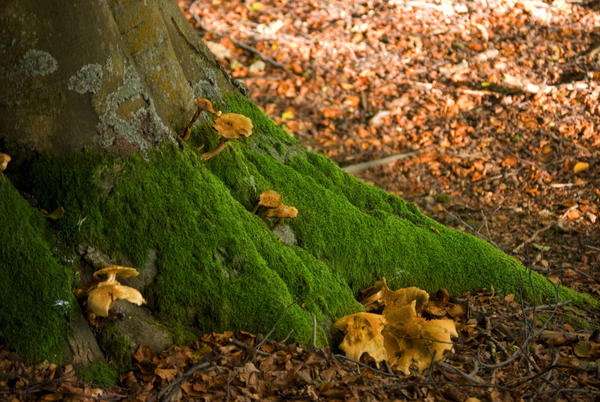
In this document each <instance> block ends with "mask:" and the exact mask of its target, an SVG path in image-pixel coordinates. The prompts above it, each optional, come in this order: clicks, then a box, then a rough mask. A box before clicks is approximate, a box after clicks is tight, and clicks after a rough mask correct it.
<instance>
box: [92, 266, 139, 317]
mask: <svg viewBox="0 0 600 402" xmlns="http://www.w3.org/2000/svg"><path fill="white" fill-rule="evenodd" d="M138 274H139V272H138V271H137V270H136V269H135V268H128V267H121V266H118V265H111V266H109V267H106V268H103V269H100V270H98V271H96V272H94V280H96V281H97V280H100V277H101V276H105V275H106V280H104V281H102V282H100V283H98V284H97V285H96V286H94V287H93V288H92V289H91V290H90V291H89V292H88V308H89V309H90V311H92V312H93V313H94V314H95V315H97V316H100V317H108V312H109V311H110V308H111V306H112V304H113V302H114V301H116V300H121V299H124V300H127V301H129V302H131V303H133V304H137V305H138V306H141V305H142V304H144V303H146V300H144V297H143V296H142V294H141V293H140V292H139V291H138V290H137V289H134V288H132V287H129V286H125V285H121V284H120V283H119V282H118V281H117V277H120V278H129V277H131V276H137V275H138Z"/></svg>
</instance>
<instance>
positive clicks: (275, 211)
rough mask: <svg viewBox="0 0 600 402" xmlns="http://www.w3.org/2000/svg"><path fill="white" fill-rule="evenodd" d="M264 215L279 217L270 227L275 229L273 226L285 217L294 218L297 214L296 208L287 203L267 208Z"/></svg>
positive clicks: (280, 222)
mask: <svg viewBox="0 0 600 402" xmlns="http://www.w3.org/2000/svg"><path fill="white" fill-rule="evenodd" d="M265 216H266V217H267V218H279V220H278V221H277V223H276V224H275V225H274V226H273V227H272V228H271V230H275V228H277V227H278V226H279V225H281V224H282V223H283V220H284V219H285V218H295V217H296V216H298V210H297V209H296V208H295V207H291V206H289V205H280V206H278V207H277V208H270V209H268V210H267V212H266V214H265Z"/></svg>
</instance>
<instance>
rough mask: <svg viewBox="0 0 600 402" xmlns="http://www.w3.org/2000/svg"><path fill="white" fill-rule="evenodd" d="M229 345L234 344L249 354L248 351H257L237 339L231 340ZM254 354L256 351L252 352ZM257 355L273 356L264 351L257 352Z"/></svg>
mask: <svg viewBox="0 0 600 402" xmlns="http://www.w3.org/2000/svg"><path fill="white" fill-rule="evenodd" d="M229 343H233V344H234V345H235V346H238V347H240V348H242V349H244V350H245V351H246V352H248V349H255V348H254V347H253V346H250V345H246V344H245V343H244V342H240V341H238V340H237V339H235V338H229ZM252 352H254V350H253V351H252ZM256 354H259V355H261V356H271V353H269V352H265V351H264V350H256Z"/></svg>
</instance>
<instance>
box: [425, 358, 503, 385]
mask: <svg viewBox="0 0 600 402" xmlns="http://www.w3.org/2000/svg"><path fill="white" fill-rule="evenodd" d="M437 365H438V366H439V367H441V368H443V369H445V370H449V371H453V372H455V373H456V374H458V375H460V376H461V377H462V378H464V379H465V380H467V381H470V382H472V383H474V384H478V385H488V386H494V385H495V384H485V383H483V382H481V381H479V380H477V379H475V378H473V377H471V375H470V374H467V373H465V372H464V371H462V370H460V369H457V368H456V367H454V366H451V365H449V364H446V363H444V362H437Z"/></svg>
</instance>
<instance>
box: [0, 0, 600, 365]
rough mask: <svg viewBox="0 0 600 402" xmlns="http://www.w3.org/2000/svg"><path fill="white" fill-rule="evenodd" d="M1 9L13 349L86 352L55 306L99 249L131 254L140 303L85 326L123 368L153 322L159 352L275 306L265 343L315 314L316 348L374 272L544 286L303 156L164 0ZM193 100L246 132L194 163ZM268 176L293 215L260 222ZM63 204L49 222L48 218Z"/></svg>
mask: <svg viewBox="0 0 600 402" xmlns="http://www.w3.org/2000/svg"><path fill="white" fill-rule="evenodd" d="M5 3H6V4H5V5H4V7H3V8H2V11H0V13H1V16H2V26H3V28H2V30H1V31H0V45H1V47H2V53H3V55H4V58H3V59H2V60H0V73H1V74H2V76H3V77H5V83H6V85H4V86H2V87H1V88H0V116H1V117H0V152H7V153H9V154H10V155H11V156H13V161H11V163H10V164H9V166H8V168H7V170H6V172H5V175H3V174H2V173H0V199H2V203H1V204H0V222H3V223H2V225H3V226H2V228H1V230H0V305H1V306H2V309H1V310H0V343H4V344H6V345H7V346H9V347H11V348H14V349H16V350H17V351H19V352H20V353H22V354H23V355H24V356H25V357H27V358H29V359H31V360H44V359H49V360H52V361H73V360H75V361H76V362H81V364H85V363H87V362H88V361H89V360H90V359H93V358H94V357H95V356H97V353H96V351H97V348H96V347H95V343H94V342H95V340H92V339H90V334H91V331H89V329H87V328H86V327H85V325H81V323H82V322H83V321H82V320H81V316H80V312H79V311H80V309H79V308H78V307H77V308H69V305H71V306H72V305H73V304H75V303H79V304H80V305H81V306H82V308H85V297H79V298H76V297H75V296H73V295H72V294H71V292H70V290H71V289H72V288H76V289H77V288H79V289H81V290H85V289H86V287H87V286H89V285H91V284H92V281H91V276H92V275H91V274H92V272H93V270H94V269H97V268H99V267H101V266H102V265H103V264H107V263H109V262H110V263H113V264H119V265H128V266H134V267H136V268H138V269H139V270H140V271H141V275H140V277H138V280H137V282H136V281H131V282H128V285H130V286H133V287H135V288H137V289H138V290H140V291H141V292H142V293H143V295H144V297H145V299H146V300H147V301H148V304H147V306H144V307H142V308H140V309H136V308H133V309H121V308H120V307H118V306H117V307H115V309H116V310H117V313H119V314H120V317H119V314H117V316H112V317H109V318H108V319H104V320H100V322H99V325H100V328H101V329H102V331H101V332H102V334H101V336H100V337H99V339H100V343H101V347H102V350H103V352H105V354H106V355H107V356H109V357H110V358H111V359H112V361H113V362H117V363H120V364H121V368H123V369H124V368H125V366H126V365H127V364H128V362H129V361H130V358H131V355H132V353H133V352H134V351H135V347H136V345H137V344H139V343H141V342H145V341H144V339H148V333H147V332H152V333H156V334H158V335H157V336H156V337H160V339H162V340H165V341H164V342H162V341H161V343H160V345H161V346H162V345H163V344H164V343H168V342H169V341H170V340H171V339H173V340H174V341H175V342H178V343H184V342H189V341H191V340H193V339H195V338H197V337H198V336H199V335H200V334H201V333H202V332H205V331H212V330H217V331H222V330H237V329H244V330H249V331H254V332H263V333H264V332H266V331H267V330H268V329H269V328H271V327H272V325H273V323H274V322H276V321H278V320H279V319H280V318H282V319H281V323H280V324H279V326H278V328H277V331H276V332H275V334H274V337H275V338H276V339H277V338H279V339H281V338H283V337H284V336H285V335H286V334H287V333H288V331H290V330H292V329H293V330H294V331H295V332H294V339H295V340H296V341H298V342H301V343H306V344H308V343H310V342H311V341H312V339H313V330H314V329H313V314H314V316H316V317H317V322H318V328H317V330H318V331H317V334H318V342H319V344H326V343H327V342H328V339H329V327H330V325H331V323H332V322H333V321H334V320H336V319H339V318H340V317H341V316H343V315H345V314H349V313H353V312H356V311H359V310H360V309H361V308H362V307H361V306H360V305H359V304H358V302H356V300H355V299H354V295H355V294H356V293H357V292H358V290H360V289H362V288H364V287H367V286H369V285H371V284H372V283H373V282H374V281H376V280H380V279H381V277H383V276H385V277H386V278H387V280H388V283H390V286H392V287H400V286H419V287H422V288H424V289H426V290H428V291H430V292H435V291H436V290H437V289H438V288H439V287H445V288H447V289H448V290H449V291H450V292H451V293H453V294H459V293H460V292H462V291H465V290H471V289H475V288H480V287H486V286H489V285H493V286H494V287H495V288H496V289H498V290H501V291H504V292H507V293H508V292H520V293H521V294H525V295H528V296H529V297H533V296H534V295H535V296H538V297H545V298H550V299H551V298H552V297H553V295H554V287H553V285H552V284H551V283H550V282H549V281H547V280H546V279H545V278H543V277H541V276H539V275H537V274H534V273H529V272H528V271H527V270H526V269H525V268H524V267H523V266H522V265H521V264H520V263H519V262H518V261H516V260H514V259H513V258H511V257H509V256H507V255H506V254H504V253H502V252H501V251H499V250H497V249H495V248H494V247H492V246H491V245H489V244H488V243H485V242H483V241H482V240H480V239H477V238H475V237H473V236H470V235H468V234H465V233H462V232H458V231H456V230H452V229H449V228H446V227H444V226H442V225H440V224H439V223H437V222H435V221H433V220H431V219H430V218H428V217H426V216H424V215H423V214H422V213H421V212H420V211H419V210H418V208H417V207H416V206H415V205H412V204H407V203H405V202H404V201H403V200H401V199H400V198H398V197H395V196H393V195H390V194H387V193H385V192H384V191H382V190H379V189H376V188H374V187H372V186H369V185H366V184H364V183H362V182H360V181H358V180H356V179H355V178H353V177H352V176H350V175H349V174H347V173H345V172H343V171H342V170H341V169H339V168H338V167H337V166H335V165H334V164H333V163H332V162H331V161H329V160H327V159H326V158H325V157H323V156H320V155H317V154H314V153H311V152H308V151H306V150H305V149H304V148H303V147H302V146H300V145H299V144H298V143H297V142H296V141H295V140H294V139H293V138H291V137H290V136H288V135H287V134H286V133H285V132H284V131H283V130H282V129H281V128H279V127H277V126H276V125H275V124H274V123H273V122H272V121H270V120H269V119H268V118H267V117H266V116H264V114H263V113H262V112H261V111H260V110H259V109H258V108H257V107H256V106H255V105H253V104H252V103H251V102H250V101H249V100H248V99H246V98H245V96H244V95H245V88H244V86H243V85H242V84H240V83H238V82H237V81H235V80H234V79H232V78H231V77H230V76H229V75H228V74H227V73H226V72H225V71H224V70H223V69H222V68H221V67H220V65H219V64H218V62H217V61H216V60H215V58H214V56H213V55H212V54H211V53H210V52H209V51H208V49H207V47H206V46H205V45H204V44H203V43H202V41H201V40H200V39H199V37H198V35H197V33H196V32H195V31H194V30H193V29H192V28H191V27H190V25H189V24H188V23H187V21H186V20H185V18H184V16H183V14H182V13H181V12H180V10H179V9H178V7H177V5H176V3H175V2H174V1H172V0H145V1H143V2H141V1H134V0H122V1H117V0H110V1H108V2H107V1H92V0H89V1H80V2H75V3H73V4H69V5H68V7H66V8H65V7H64V4H63V3H62V2H58V1H45V2H39V1H34V0H10V1H8V2H5ZM195 97H203V98H208V99H210V100H211V101H212V103H213V105H215V107H216V108H217V109H218V110H221V111H223V112H235V113H240V114H243V115H245V116H247V117H248V118H250V119H251V120H252V123H253V133H252V136H251V137H249V138H243V139H236V140H234V141H231V144H230V145H228V147H227V148H226V149H225V150H223V151H222V152H220V153H219V154H218V155H217V156H215V157H214V158H211V159H210V161H207V160H203V158H202V154H201V153H200V152H199V151H198V150H197V148H198V147H199V146H200V145H204V146H205V148H204V149H203V151H202V152H206V151H210V150H211V149H214V148H215V147H216V146H217V144H218V143H219V138H218V136H217V134H216V132H215V131H214V129H213V128H212V120H211V119H212V117H210V116H209V115H208V114H207V113H204V112H203V113H202V115H201V118H200V119H199V121H198V123H196V125H195V126H194V130H193V132H192V136H191V139H190V141H189V142H186V143H185V144H183V146H182V147H180V146H178V144H177V139H178V138H177V134H176V133H177V132H178V131H179V130H181V129H182V128H183V127H185V125H186V123H187V122H188V121H189V119H190V118H191V117H192V115H193V113H194V98H195ZM17 190H18V191H17ZM267 190H276V191H278V192H279V193H280V194H282V195H283V197H284V203H285V204H286V205H292V206H294V207H296V208H297V209H298V216H297V217H296V218H293V219H286V221H285V223H284V224H282V225H279V226H278V227H277V229H276V230H275V231H274V232H272V231H271V226H272V225H273V223H274V222H265V221H263V220H262V219H261V218H260V217H259V216H257V215H255V214H253V213H252V210H253V209H254V207H255V206H256V203H257V202H258V199H259V195H260V193H261V192H264V191H267ZM58 207H61V208H62V209H64V211H65V212H64V216H63V217H56V216H54V215H53V214H49V212H51V211H53V210H55V209H56V208H58ZM44 212H45V215H43V213H44ZM44 216H50V217H53V219H46V218H44ZM56 218H58V219H56ZM530 274H531V279H530V277H529V275H530ZM559 294H560V298H561V299H571V300H573V301H574V303H575V304H579V305H585V306H594V307H597V301H596V300H594V299H592V298H591V297H589V296H587V295H581V294H579V293H576V292H573V291H571V290H569V289H565V288H561V289H560V291H559ZM286 306H287V307H286ZM138 310H139V311H138ZM136 311H138V313H136ZM150 312H151V313H152V316H150ZM282 316H283V317H282ZM123 319H125V320H133V321H132V325H119V320H123ZM115 320H116V321H115ZM136 320H138V321H139V322H140V325H136V323H135V321H136ZM142 321H143V323H142ZM73 323H75V324H73ZM121 324H123V322H121ZM142 324H143V325H142ZM40 328H42V329H43V330H41V331H40V330H39V329H40ZM131 328H134V330H131ZM139 328H144V329H143V330H137V329H139ZM150 328H154V329H150ZM140 331H142V332H145V334H141V335H143V336H140V337H138V338H137V339H136V338H135V333H136V332H140ZM154 331H156V332H154ZM86 334H87V335H86ZM144 336H145V337H144ZM69 347H70V350H71V351H84V352H72V353H69V352H68V350H69ZM156 347H157V348H158V347H159V346H158V344H157V346H156ZM65 351H67V352H65Z"/></svg>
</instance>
